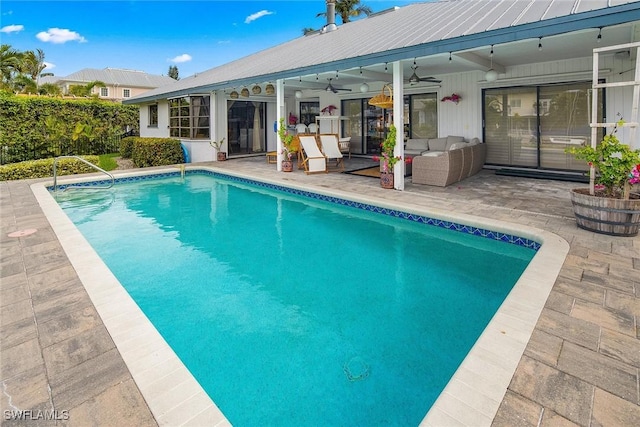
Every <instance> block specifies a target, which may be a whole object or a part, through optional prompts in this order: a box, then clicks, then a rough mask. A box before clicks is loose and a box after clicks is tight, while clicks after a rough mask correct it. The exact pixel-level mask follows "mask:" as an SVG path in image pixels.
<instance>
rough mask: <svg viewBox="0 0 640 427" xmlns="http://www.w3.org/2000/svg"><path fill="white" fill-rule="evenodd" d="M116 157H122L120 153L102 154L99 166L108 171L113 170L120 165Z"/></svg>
mask: <svg viewBox="0 0 640 427" xmlns="http://www.w3.org/2000/svg"><path fill="white" fill-rule="evenodd" d="M116 157H120V153H111V154H102V155H101V156H100V162H99V164H98V166H100V167H101V168H102V169H104V170H106V171H112V170H114V169H115V168H117V167H118V163H117V162H116Z"/></svg>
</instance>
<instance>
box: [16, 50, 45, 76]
mask: <svg viewBox="0 0 640 427" xmlns="http://www.w3.org/2000/svg"><path fill="white" fill-rule="evenodd" d="M45 68H47V64H45V63H44V52H43V51H42V49H36V51H35V52H34V51H32V50H27V51H26V52H23V54H22V72H23V73H26V74H28V75H29V76H31V79H32V80H33V81H35V82H38V78H39V77H40V74H41V73H42V71H43V70H44V69H45Z"/></svg>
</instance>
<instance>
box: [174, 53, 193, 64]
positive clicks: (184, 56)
mask: <svg viewBox="0 0 640 427" xmlns="http://www.w3.org/2000/svg"><path fill="white" fill-rule="evenodd" d="M191 59H192V58H191V55H189V54H188V53H183V54H182V55H178V56H176V57H175V58H172V59H170V60H169V62H176V63H178V64H180V63H182V62H189V61H191Z"/></svg>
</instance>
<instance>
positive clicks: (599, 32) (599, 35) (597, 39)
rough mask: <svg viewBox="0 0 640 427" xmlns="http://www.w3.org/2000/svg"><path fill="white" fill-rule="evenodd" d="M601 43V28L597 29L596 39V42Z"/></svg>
mask: <svg viewBox="0 0 640 427" xmlns="http://www.w3.org/2000/svg"><path fill="white" fill-rule="evenodd" d="M601 41H602V27H598V37H596V42H597V43H600V42H601Z"/></svg>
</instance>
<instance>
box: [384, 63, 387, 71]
mask: <svg viewBox="0 0 640 427" xmlns="http://www.w3.org/2000/svg"><path fill="white" fill-rule="evenodd" d="M384 71H385V72H386V71H387V63H386V62H385V63H384Z"/></svg>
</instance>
